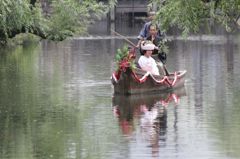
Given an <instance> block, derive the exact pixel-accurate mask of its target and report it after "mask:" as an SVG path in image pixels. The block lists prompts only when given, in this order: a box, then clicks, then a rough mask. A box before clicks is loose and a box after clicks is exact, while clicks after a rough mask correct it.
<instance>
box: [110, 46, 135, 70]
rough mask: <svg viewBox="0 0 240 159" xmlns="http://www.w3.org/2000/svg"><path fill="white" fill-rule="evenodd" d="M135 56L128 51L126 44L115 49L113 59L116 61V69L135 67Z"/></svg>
mask: <svg viewBox="0 0 240 159" xmlns="http://www.w3.org/2000/svg"><path fill="white" fill-rule="evenodd" d="M134 57H135V56H134V55H133V54H132V53H130V51H129V49H128V46H127V45H124V46H123V47H122V48H121V49H117V53H116V56H115V61H116V63H117V70H119V69H125V68H126V67H130V69H132V70H134V69H136V64H135V58H134Z"/></svg>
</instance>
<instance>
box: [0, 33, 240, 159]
mask: <svg viewBox="0 0 240 159" xmlns="http://www.w3.org/2000/svg"><path fill="white" fill-rule="evenodd" d="M118 31H120V32H121V31H122V32H123V33H126V32H124V30H121V29H118ZM128 32H129V31H128ZM125 35H126V34H125ZM129 38H130V39H131V38H134V37H131V36H130V37H129ZM173 39H174V40H172V41H171V42H169V43H168V45H169V48H170V52H169V55H168V61H167V67H168V69H169V70H171V71H175V70H183V69H185V70H187V77H186V83H185V87H184V88H182V89H181V90H179V91H178V92H176V93H172V94H171V93H168V94H159V95H155V96H148V95H146V96H140V97H117V96H113V88H112V85H111V81H110V76H111V73H112V72H113V71H114V70H115V63H114V56H115V51H116V49H117V48H120V47H121V46H122V45H123V44H124V40H123V39H121V38H117V37H113V36H110V35H106V36H104V35H99V36H92V37H91V38H78V37H76V38H72V39H69V40H66V41H64V42H59V43H55V42H50V41H41V42H39V43H27V44H25V45H19V46H16V47H14V48H8V49H6V48H5V49H1V50H0V141H1V142H0V158H2V159H35V158H39V159H49V158H54V159H126V158H127V159H138V158H141V159H148V158H165V159H167V158H169V159H173V158H180V159H187V158H189V159H192V158H194V159H197V158H201V159H202V158H211V159H221V158H222V159H236V158H240V151H239V150H240V144H239V143H240V134H239V132H240V115H239V114H240V105H239V103H240V98H239V97H240V83H239V79H240V34H239V33H238V34H231V35H205V36H191V37H190V38H188V39H187V40H184V39H182V38H181V37H177V38H176V37H174V38H173ZM131 40H133V41H134V39H131Z"/></svg>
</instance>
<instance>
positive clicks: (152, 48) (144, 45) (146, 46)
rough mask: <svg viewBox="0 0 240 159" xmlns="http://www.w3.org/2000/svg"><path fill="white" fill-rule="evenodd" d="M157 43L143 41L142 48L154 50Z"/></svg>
mask: <svg viewBox="0 0 240 159" xmlns="http://www.w3.org/2000/svg"><path fill="white" fill-rule="evenodd" d="M154 48H155V45H154V44H153V43H149V42H145V41H144V42H142V43H141V49H142V50H154Z"/></svg>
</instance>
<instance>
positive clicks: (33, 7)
mask: <svg viewBox="0 0 240 159" xmlns="http://www.w3.org/2000/svg"><path fill="white" fill-rule="evenodd" d="M43 1H45V2H46V1H47V3H48V4H50V14H45V13H44V12H43V7H42V4H43ZM41 2H42V3H41ZM115 2H116V1H115V0H109V1H108V3H107V4H104V3H102V2H98V1H97V0H1V1H0V43H6V42H7V39H9V38H13V37H14V36H16V35H17V34H20V33H32V34H35V35H37V36H40V37H41V38H44V39H51V40H58V41H60V40H64V39H65V38H66V37H68V36H72V35H74V34H76V33H79V34H81V33H83V32H85V31H86V28H87V26H88V25H89V24H90V23H91V22H92V21H93V20H94V19H96V18H100V17H101V16H102V15H104V14H106V13H107V11H108V9H109V7H111V6H113V5H114V4H115Z"/></svg>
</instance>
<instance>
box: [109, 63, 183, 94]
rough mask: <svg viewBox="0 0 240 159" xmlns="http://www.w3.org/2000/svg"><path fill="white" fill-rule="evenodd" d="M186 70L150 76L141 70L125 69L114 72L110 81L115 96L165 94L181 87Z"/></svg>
mask: <svg viewBox="0 0 240 159" xmlns="http://www.w3.org/2000/svg"><path fill="white" fill-rule="evenodd" d="M186 72H187V71H186V70H183V71H177V72H174V73H170V74H169V75H168V76H161V75H160V76H157V75H152V74H151V73H149V72H146V71H143V70H142V69H139V68H135V69H134V70H133V69H131V68H130V67H126V68H125V69H124V70H118V71H117V72H114V73H113V74H112V77H111V81H112V84H113V87H114V93H115V94H124V95H131V94H142V93H151V92H152V93H153V92H158V93H161V92H167V91H172V90H174V89H177V88H179V87H183V86H184V83H185V78H184V77H185V75H186Z"/></svg>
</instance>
